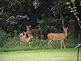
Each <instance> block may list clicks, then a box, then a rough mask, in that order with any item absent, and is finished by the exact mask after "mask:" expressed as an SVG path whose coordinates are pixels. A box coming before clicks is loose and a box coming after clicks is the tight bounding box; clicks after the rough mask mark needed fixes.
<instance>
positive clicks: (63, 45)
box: [63, 40, 66, 48]
mask: <svg viewBox="0 0 81 61" xmlns="http://www.w3.org/2000/svg"><path fill="white" fill-rule="evenodd" d="M63 47H64V48H66V45H65V43H64V40H63Z"/></svg>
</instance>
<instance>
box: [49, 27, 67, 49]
mask: <svg viewBox="0 0 81 61" xmlns="http://www.w3.org/2000/svg"><path fill="white" fill-rule="evenodd" d="M63 30H64V32H63V33H49V34H48V35H47V38H48V47H50V44H51V42H52V41H53V40H60V46H61V48H62V47H64V48H66V45H65V43H64V39H65V38H66V37H67V35H68V32H67V30H68V27H67V28H65V27H64V26H63Z"/></svg>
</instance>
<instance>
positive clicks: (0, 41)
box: [0, 29, 7, 47]
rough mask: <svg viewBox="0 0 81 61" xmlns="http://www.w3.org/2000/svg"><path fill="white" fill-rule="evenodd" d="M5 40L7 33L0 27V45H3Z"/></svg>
mask: <svg viewBox="0 0 81 61" xmlns="http://www.w3.org/2000/svg"><path fill="white" fill-rule="evenodd" d="M6 41H7V34H6V33H5V32H3V31H1V29H0V47H3V45H4V44H5V42H6Z"/></svg>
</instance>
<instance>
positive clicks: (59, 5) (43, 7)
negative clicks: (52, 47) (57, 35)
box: [0, 0, 81, 48]
mask: <svg viewBox="0 0 81 61" xmlns="http://www.w3.org/2000/svg"><path fill="white" fill-rule="evenodd" d="M67 2H69V3H70V5H69V6H71V7H72V8H73V6H74V5H75V7H77V8H76V10H77V14H76V15H77V16H78V18H79V19H80V20H81V1H80V0H0V47H17V46H19V38H18V35H19V34H20V33H21V32H22V31H23V30H24V29H25V27H24V26H25V25H31V26H32V27H38V28H40V29H41V36H40V37H41V38H42V40H43V41H41V39H39V42H36V41H35V39H33V44H32V46H38V45H39V46H40V47H46V43H47V40H46V39H47V34H48V33H50V32H63V28H62V27H63V26H65V27H68V28H69V30H68V33H69V34H68V37H67V38H66V41H65V42H66V44H67V46H68V47H74V46H75V44H77V35H78V31H79V26H78V22H77V19H76V17H75V15H74V13H75V12H72V13H71V11H72V10H71V9H70V8H69V6H68V5H67V4H66V3H67ZM73 11H74V10H73ZM62 21H63V23H64V24H63V23H62ZM36 40H38V39H36ZM38 43H39V44H38ZM56 43H57V42H56ZM57 44H58V43H57ZM58 45H59V44H58ZM56 48H57V47H56Z"/></svg>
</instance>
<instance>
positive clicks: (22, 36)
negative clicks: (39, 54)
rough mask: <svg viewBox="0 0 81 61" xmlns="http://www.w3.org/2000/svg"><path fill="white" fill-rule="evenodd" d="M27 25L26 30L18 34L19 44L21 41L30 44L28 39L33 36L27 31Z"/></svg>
mask: <svg viewBox="0 0 81 61" xmlns="http://www.w3.org/2000/svg"><path fill="white" fill-rule="evenodd" d="M26 27H27V31H26V32H24V31H23V33H21V34H20V35H19V38H20V45H22V44H23V43H24V44H25V43H26V42H27V43H29V45H30V40H31V39H32V38H33V36H32V35H31V34H30V33H29V27H28V26H26Z"/></svg>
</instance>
